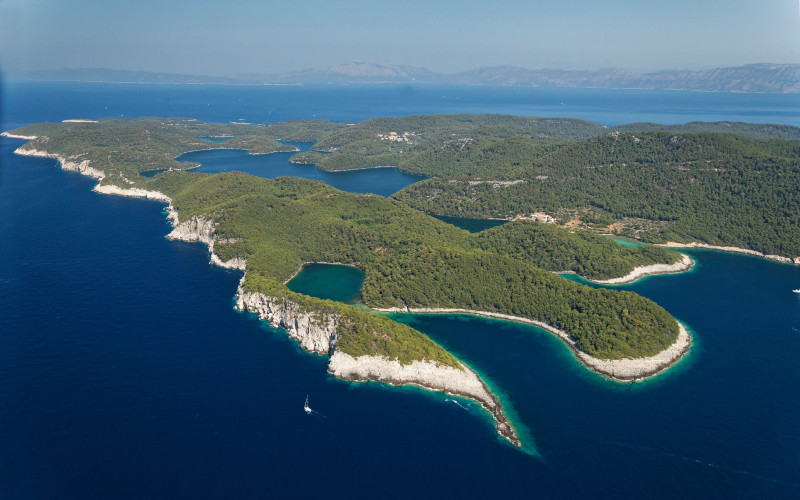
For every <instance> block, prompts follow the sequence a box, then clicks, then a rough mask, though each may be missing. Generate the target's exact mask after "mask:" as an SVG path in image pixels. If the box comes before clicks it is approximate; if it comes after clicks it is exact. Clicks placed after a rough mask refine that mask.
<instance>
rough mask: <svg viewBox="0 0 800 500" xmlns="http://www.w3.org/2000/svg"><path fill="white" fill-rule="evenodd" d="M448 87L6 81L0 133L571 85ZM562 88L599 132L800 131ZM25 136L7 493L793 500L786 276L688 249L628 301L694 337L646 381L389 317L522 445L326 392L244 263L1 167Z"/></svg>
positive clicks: (2, 323) (32, 167)
mask: <svg viewBox="0 0 800 500" xmlns="http://www.w3.org/2000/svg"><path fill="white" fill-rule="evenodd" d="M273 90H274V91H275V92H274V93H273ZM451 90H452V91H453V92H455V91H459V92H462V91H461V90H460V89H450V90H447V92H446V93H445V92H443V89H432V88H431V89H422V88H411V89H403V88H396V87H386V88H321V89H312V88H305V89H290V90H286V89H260V88H259V89H242V88H236V87H213V86H212V87H207V88H200V87H198V86H143V87H135V88H131V87H130V86H124V85H123V86H120V85H117V86H115V85H95V84H87V85H76V84H61V85H55V84H47V85H44V84H31V85H27V86H26V85H23V84H15V85H6V86H5V87H4V90H3V92H4V101H3V102H4V106H3V107H2V108H0V113H1V114H2V117H3V124H4V128H11V127H13V126H17V125H21V124H24V123H30V122H36V121H42V120H50V121H58V120H62V119H68V118H98V117H102V116H108V115H113V116H117V115H119V114H125V115H126V116H137V115H168V116H181V115H182V116H194V117H197V118H199V119H205V120H212V121H214V120H215V121H220V122H225V121H229V120H231V119H238V118H239V117H245V118H246V120H248V121H252V122H258V121H263V119H264V117H265V116H268V115H267V113H268V112H269V110H270V109H269V108H271V107H273V106H275V107H276V111H275V113H273V115H270V116H274V115H279V117H280V118H281V119H287V118H305V117H310V116H311V115H313V114H317V115H318V116H325V117H331V118H334V119H339V120H342V121H344V120H354V119H365V118H369V117H371V116H380V115H397V114H403V113H410V112H440V111H447V110H452V111H480V110H485V111H502V112H515V113H519V114H546V113H545V112H546V111H547V109H548V108H547V107H546V106H545V105H544V104H537V102H540V103H541V102H544V101H546V100H547V99H549V98H551V97H553V96H555V95H556V93H560V91H554V90H546V89H544V90H542V92H536V91H535V89H529V90H526V91H524V92H523V91H517V90H514V89H511V90H507V89H492V88H488V89H464V90H463V92H462V95H463V96H467V97H468V98H465V99H461V100H459V101H458V103H456V101H455V100H452V101H451V100H448V99H445V98H442V96H444V95H452V92H451ZM286 92H289V93H290V94H291V96H293V97H297V98H296V99H294V100H293V101H292V100H287V99H286V97H287V95H288V94H287V93H286ZM300 97H302V98H300ZM570 97H572V98H573V99H574V101H578V102H580V103H582V104H580V105H578V104H574V105H573V106H574V107H573V108H572V110H573V111H576V113H586V115H588V116H591V115H600V114H603V113H606V118H607V120H608V122H607V123H609V124H610V123H613V122H614V121H616V120H618V119H619V117H624V118H625V120H624V121H638V120H630V118H632V117H644V116H645V115H646V116H648V117H650V118H652V119H654V120H655V121H664V122H670V121H673V120H676V119H677V117H679V118H680V119H681V120H682V121H687V119H686V118H688V117H690V118H691V119H710V118H714V117H717V116H720V115H724V116H726V117H732V116H734V115H735V116H738V117H745V118H746V117H753V120H757V121H770V120H765V119H764V117H767V118H768V117H771V116H775V117H776V119H775V120H773V121H781V120H783V121H784V122H785V121H791V120H794V121H795V122H796V116H797V113H796V109H797V108H796V107H792V106H794V104H793V102H794V101H793V100H792V99H797V98H796V97H792V96H789V97H786V96H769V95H765V96H736V95H733V96H726V95H719V96H718V95H713V96H705V95H699V96H695V95H683V94H681V93H648V94H646V98H647V102H646V103H645V104H646V106H645V107H644V108H637V105H640V104H642V103H643V99H644V97H643V96H642V95H640V94H639V93H635V92H634V93H626V92H595V91H586V92H583V93H582V92H580V91H572V92H571V93H570ZM465 101H466V102H465ZM574 101H573V102H574ZM565 102H566V101H565ZM209 104H212V105H209ZM537 106H539V107H537ZM106 108H108V109H107V110H106ZM776 109H777V111H776ZM581 110H582V111H581ZM792 110H795V111H792ZM792 113H794V115H792V116H794V118H791V116H790V115H791V114H792ZM586 115H582V116H586ZM792 123H794V122H792ZM795 124H797V123H795ZM20 144H22V142H21V141H15V140H8V139H5V138H3V139H0V149H1V151H0V235H2V236H0V301H2V304H3V306H2V307H0V498H26V499H27V498H161V497H165V496H168V497H196V498H263V497H285V496H289V495H294V494H298V492H302V494H303V495H304V496H312V495H314V496H317V495H319V496H322V495H325V496H335V497H340V496H341V497H344V496H349V497H374V496H376V495H378V494H379V495H381V496H383V497H411V496H414V497H419V496H423V497H434V496H436V497H456V496H460V497H466V496H470V497H499V496H509V497H511V496H513V497H528V496H534V495H535V496H542V497H558V498H561V497H612V496H613V497H619V496H623V497H635V498H664V497H682V498H708V497H714V498H717V497H723V498H737V497H739V498H744V497H770V498H796V497H797V496H798V495H800V478H799V477H798V475H799V473H798V471H800V453H798V450H800V433H798V430H797V429H800V402H798V398H797V387H798V386H800V354H798V353H800V295H798V294H793V293H792V292H791V290H792V289H794V288H798V287H800V268H798V267H795V266H789V265H782V264H777V263H773V262H769V261H765V260H761V259H757V258H753V257H747V256H741V255H732V254H723V253H718V252H711V251H700V250H698V251H694V250H693V251H691V252H690V255H692V256H694V257H696V258H697V260H698V266H697V267H696V268H695V269H694V270H693V271H692V272H690V273H685V274H680V275H671V276H664V277H652V278H647V279H644V280H642V281H639V282H637V283H634V284H631V285H625V286H624V287H622V288H624V289H627V290H633V291H635V292H637V293H640V294H642V295H645V296H647V297H650V298H652V299H653V300H655V301H657V302H658V303H659V304H661V305H663V306H664V307H665V308H666V309H667V310H668V311H669V312H670V313H672V314H673V315H674V316H675V317H677V318H679V319H680V320H682V321H684V322H685V323H686V324H687V325H688V326H689V327H690V328H691V330H692V331H693V333H694V335H695V338H696V343H695V345H694V347H693V349H692V353H691V355H690V357H689V358H688V359H687V360H686V361H685V362H682V363H681V364H680V365H678V366H677V367H676V368H675V369H673V370H670V371H669V372H668V373H667V374H666V375H664V376H661V377H657V378H656V379H653V380H652V381H650V382H647V383H642V384H617V383H613V382H609V381H607V380H605V379H602V378H600V377H598V376H596V375H594V374H592V373H590V372H588V371H587V370H585V369H583V368H582V367H581V366H580V365H579V364H578V363H577V362H576V361H575V360H574V358H573V357H572V355H571V354H570V352H569V350H568V349H567V348H566V347H565V346H564V345H563V344H562V343H561V342H560V341H558V340H556V339H554V338H553V337H552V336H551V335H549V334H547V333H545V332H542V331H541V330H538V329H535V328H532V327H527V326H524V325H518V324H513V323H508V322H502V321H492V320H487V319H482V318H472V317H466V316H449V315H439V316H414V315H396V316H393V317H394V318H396V319H397V320H398V321H403V322H406V323H409V324H411V325H413V326H414V327H416V328H419V329H420V330H422V331H425V332H426V333H428V334H430V335H431V336H432V337H433V338H434V339H435V340H436V341H437V342H440V343H441V344H442V345H444V346H446V347H447V348H448V349H450V350H451V351H452V352H454V353H455V354H456V355H458V356H459V357H460V358H461V359H463V360H464V361H466V362H467V363H469V364H470V365H471V366H473V367H474V368H475V369H476V370H478V371H479V372H480V373H481V374H482V375H483V376H485V377H487V378H488V379H489V380H490V383H491V385H492V387H494V388H496V390H497V391H498V392H499V393H501V395H502V398H503V400H504V401H505V402H506V403H507V404H508V405H509V406H510V407H511V408H512V410H513V415H515V416H514V419H515V422H517V423H518V425H520V426H521V427H523V428H524V429H525V430H526V432H527V433H529V436H530V441H529V442H533V446H534V447H535V452H536V453H533V454H525V453H520V452H519V451H517V450H515V449H513V448H512V447H511V446H508V445H507V444H505V443H504V441H502V440H501V439H499V438H498V437H497V436H496V434H495V433H494V431H493V429H492V425H491V421H490V420H489V419H488V417H487V416H486V414H485V413H484V412H482V411H481V410H478V409H477V408H471V407H469V406H467V405H465V406H467V409H464V408H461V407H460V406H458V405H456V404H454V403H453V402H451V401H448V399H450V398H448V397H447V396H444V395H441V394H434V393H430V392H426V391H422V390H420V389H416V388H393V387H387V386H383V385H380V384H352V383H346V382H342V381H339V380H335V379H333V378H332V377H330V376H329V375H328V374H327V373H326V361H327V360H326V358H325V357H319V356H315V355H310V354H307V353H305V352H302V351H301V350H299V348H298V347H297V345H296V344H295V343H294V342H293V341H291V340H289V339H288V338H287V337H286V335H285V334H284V333H283V332H281V331H279V330H273V329H271V328H269V327H267V326H265V325H264V324H263V323H261V322H259V321H257V319H256V318H254V317H253V316H252V315H249V314H244V313H237V312H236V311H234V310H233V308H232V299H233V296H234V294H235V291H236V285H237V283H238V281H239V279H240V277H241V275H240V273H236V272H230V271H225V270H221V269H218V268H214V267H211V266H209V265H208V255H207V251H206V249H205V247H204V246H202V245H199V244H186V243H176V242H171V241H168V240H166V239H164V238H163V236H164V235H165V234H166V233H167V232H168V231H169V226H168V225H167V223H166V221H165V219H164V215H163V213H162V211H161V210H162V206H163V205H162V204H160V203H156V202H151V201H145V200H137V199H127V198H118V197H111V196H101V195H98V194H96V193H93V192H92V191H91V190H90V189H91V186H92V185H93V182H92V181H91V180H89V179H87V178H84V177H81V176H79V175H77V174H74V173H68V172H63V171H60V170H58V168H57V166H56V163H55V162H54V161H52V160H48V159H42V158H30V157H20V156H15V155H13V154H12V151H13V149H14V148H16V147H17V146H19V145H20ZM314 281H316V280H314ZM332 288H334V289H336V288H337V287H336V286H332ZM342 289H343V290H351V289H350V288H349V287H348V286H343V287H342ZM348 293H349V292H348ZM306 395H308V396H309V398H310V404H311V406H312V408H314V409H315V410H316V411H317V412H318V414H317V415H316V416H314V417H309V416H307V415H305V413H304V412H303V410H302V405H303V401H304V400H305V397H306ZM309 478H313V480H312V479H309Z"/></svg>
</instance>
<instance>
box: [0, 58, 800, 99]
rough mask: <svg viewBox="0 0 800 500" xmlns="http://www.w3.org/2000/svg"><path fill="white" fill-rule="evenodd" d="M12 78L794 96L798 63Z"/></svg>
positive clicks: (358, 65) (80, 72)
mask: <svg viewBox="0 0 800 500" xmlns="http://www.w3.org/2000/svg"><path fill="white" fill-rule="evenodd" d="M11 77H12V78H16V79H27V80H47V81H76V82H113V83H166V84H222V85H226V84H227V85H236V84H238V85H301V84H453V85H497V86H522V87H573V88H604V89H651V90H691V91H706V92H775V93H798V92H800V64H769V63H759V64H748V65H745V66H735V67H726V68H713V69H706V70H700V71H690V70H681V69H670V70H661V71H655V72H651V73H639V72H635V71H631V70H628V69H624V68H606V69H599V70H561V69H528V68H522V67H519V66H493V67H483V68H476V69H472V70H468V71H463V72H460V73H453V74H443V73H436V72H433V71H431V70H429V69H427V68H420V67H414V66H405V65H392V64H377V63H369V62H352V63H347V64H339V65H334V66H329V67H326V68H313V69H306V70H302V71H293V72H289V73H280V74H269V73H263V74H262V73H251V74H246V75H231V76H211V75H191V74H178V73H157V72H150V71H123V70H113V69H107V68H63V69H55V70H39V71H27V72H20V73H16V74H12V75H11Z"/></svg>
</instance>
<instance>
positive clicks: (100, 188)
mask: <svg viewBox="0 0 800 500" xmlns="http://www.w3.org/2000/svg"><path fill="white" fill-rule="evenodd" d="M92 191H94V192H96V193H100V194H113V195H116V196H131V197H133V198H147V199H149V200H156V201H163V202H165V203H172V200H171V199H170V197H169V196H167V195H165V194H164V193H160V192H158V191H148V190H146V189H140V188H121V187H119V186H115V185H114V184H105V185H101V184H97V185H96V186H95V187H93V188H92Z"/></svg>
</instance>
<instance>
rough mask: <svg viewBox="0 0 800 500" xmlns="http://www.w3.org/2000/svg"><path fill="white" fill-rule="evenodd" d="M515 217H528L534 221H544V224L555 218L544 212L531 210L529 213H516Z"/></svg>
mask: <svg viewBox="0 0 800 500" xmlns="http://www.w3.org/2000/svg"><path fill="white" fill-rule="evenodd" d="M515 219H528V220H533V221H536V222H544V223H545V224H552V223H554V222H555V221H556V220H555V219H554V218H553V217H551V216H550V215H547V214H546V213H544V212H532V213H529V214H517V216H516V217H515Z"/></svg>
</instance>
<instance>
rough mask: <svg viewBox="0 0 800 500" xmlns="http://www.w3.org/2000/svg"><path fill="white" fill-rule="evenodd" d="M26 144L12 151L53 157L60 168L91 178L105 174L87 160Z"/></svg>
mask: <svg viewBox="0 0 800 500" xmlns="http://www.w3.org/2000/svg"><path fill="white" fill-rule="evenodd" d="M5 135H6V137H14V138H17V139H36V137H26V136H14V135H9V134H5ZM27 146H28V145H27V144H26V145H24V146H20V147H18V148H17V149H16V150H15V151H14V153H16V154H18V155H22V156H39V157H42V158H53V159H55V160H58V162H59V163H60V164H61V169H62V170H68V171H70V172H78V173H79V174H83V175H86V176H88V177H91V178H93V179H97V180H99V181H102V180H103V179H104V178H105V176H106V174H105V172H103V171H102V170H98V169H96V168H93V167H90V166H89V160H83V161H77V158H65V157H63V156H59V155H57V154H53V153H48V152H47V151H40V150H38V149H36V148H29V147H27Z"/></svg>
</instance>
